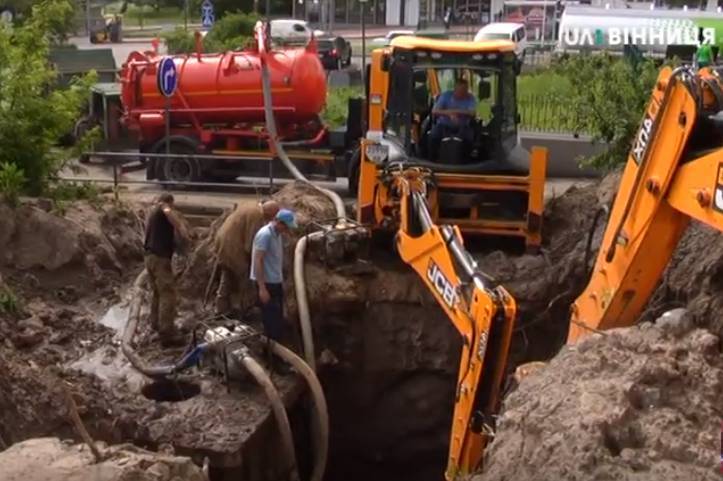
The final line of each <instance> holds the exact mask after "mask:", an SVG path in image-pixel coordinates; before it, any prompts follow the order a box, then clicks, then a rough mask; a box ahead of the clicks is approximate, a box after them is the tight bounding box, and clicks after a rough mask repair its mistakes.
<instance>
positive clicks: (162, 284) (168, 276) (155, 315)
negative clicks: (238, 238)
mask: <svg viewBox="0 0 723 481" xmlns="http://www.w3.org/2000/svg"><path fill="white" fill-rule="evenodd" d="M187 240H188V235H187V234H186V228H185V226H184V224H183V222H182V219H181V217H180V214H179V213H178V212H176V211H175V210H174V209H173V196H172V195H171V194H162V195H161V196H160V197H159V199H158V204H157V205H156V206H155V207H154V208H153V210H152V211H151V214H150V215H149V217H148V222H147V223H146V238H145V243H144V248H145V265H146V270H147V271H148V278H149V279H150V282H151V287H152V288H153V301H152V303H151V326H152V327H153V329H155V330H156V331H157V332H158V334H159V336H160V339H161V344H162V345H164V346H173V345H178V344H179V343H181V342H182V341H183V339H181V337H180V336H179V335H178V333H176V329H175V326H174V323H173V321H174V319H175V317H176V281H175V278H174V276H173V269H172V267H171V259H172V258H173V253H174V252H175V250H176V246H177V245H178V244H179V243H182V242H186V241H187Z"/></svg>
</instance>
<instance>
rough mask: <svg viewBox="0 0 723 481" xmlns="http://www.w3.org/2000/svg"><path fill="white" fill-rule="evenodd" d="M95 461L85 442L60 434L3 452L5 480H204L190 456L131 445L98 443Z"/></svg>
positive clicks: (15, 446) (33, 440)
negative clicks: (61, 437)
mask: <svg viewBox="0 0 723 481" xmlns="http://www.w3.org/2000/svg"><path fill="white" fill-rule="evenodd" d="M98 447H99V450H100V452H101V455H102V458H103V459H102V460H101V461H100V462H97V463H96V462H95V459H94V457H93V454H92V453H91V452H90V449H89V448H88V447H87V446H86V445H73V444H69V443H64V442H62V441H60V440H59V439H58V438H39V439H31V440H28V441H23V442H21V443H18V444H15V445H14V446H12V447H11V448H9V449H7V450H6V451H4V452H1V453H0V466H2V467H3V474H2V479H3V480H4V481H49V480H53V481H128V480H133V481H179V480H182V481H204V479H205V477H204V474H203V473H202V471H201V469H200V468H199V467H197V466H195V465H194V464H193V463H192V462H191V460H190V459H188V458H183V457H178V456H173V455H172V454H161V453H152V452H150V451H145V450H142V449H139V448H137V447H135V446H132V445H124V446H111V447H108V446H103V445H99V446H98Z"/></svg>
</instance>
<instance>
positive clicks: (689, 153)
mask: <svg viewBox="0 0 723 481" xmlns="http://www.w3.org/2000/svg"><path fill="white" fill-rule="evenodd" d="M722 109H723V81H722V80H721V74H720V72H717V71H715V70H711V69H702V70H701V71H700V72H697V73H696V72H693V71H692V70H690V69H689V68H685V67H681V68H678V69H676V70H671V69H670V68H667V67H666V68H664V69H663V70H662V71H661V73H660V75H659V77H658V80H657V83H656V85H655V87H654V90H653V93H652V98H651V99H650V102H649V104H648V106H647V109H646V111H645V115H644V118H643V122H642V124H641V126H640V130H639V131H638V135H637V137H636V138H635V140H634V144H633V147H632V150H631V151H630V155H629V157H628V160H627V164H626V166H625V170H624V172H623V176H622V179H621V181H620V187H619V190H618V193H617V196H616V198H615V201H614V204H613V206H612V209H611V210H610V218H609V221H608V225H607V228H606V231H605V233H604V236H603V240H602V244H601V247H600V251H599V253H598V256H597V259H596V262H595V266H594V268H593V271H592V277H591V279H590V282H589V284H588V286H587V288H586V289H585V291H584V292H583V293H582V294H581V295H580V296H579V297H578V298H577V300H576V301H575V303H574V304H573V306H572V308H571V324H570V333H569V337H568V342H575V341H577V340H578V339H580V338H582V337H584V336H585V335H587V334H589V333H590V332H594V331H598V330H605V329H611V328H615V327H623V326H630V325H632V324H634V323H635V321H636V320H637V318H638V316H639V315H640V313H641V311H642V310H643V308H644V307H645V304H646V303H647V302H648V299H649V298H650V296H651V294H652V293H653V290H654V289H655V287H656V285H657V283H658V281H659V279H660V276H661V275H662V273H663V270H664V269H665V267H666V266H667V264H668V260H669V259H670V257H671V256H672V254H673V251H674V249H675V247H676V246H677V244H678V241H679V240H680V238H681V236H682V235H683V233H684V232H685V229H686V227H687V226H688V224H689V221H690V219H691V218H692V219H696V220H698V221H700V222H704V223H706V224H708V225H710V226H712V227H714V228H716V229H719V230H723V112H722V111H721V110H722Z"/></svg>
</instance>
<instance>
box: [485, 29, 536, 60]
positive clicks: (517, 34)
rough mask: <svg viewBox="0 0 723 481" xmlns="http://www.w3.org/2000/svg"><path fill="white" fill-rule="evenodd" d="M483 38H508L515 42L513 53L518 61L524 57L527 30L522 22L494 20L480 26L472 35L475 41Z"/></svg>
mask: <svg viewBox="0 0 723 481" xmlns="http://www.w3.org/2000/svg"><path fill="white" fill-rule="evenodd" d="M485 40H510V41H512V42H514V43H515V54H517V58H518V59H520V61H523V60H524V58H525V50H526V49H527V31H526V30H525V24H524V23H512V22H496V23H490V24H487V25H485V26H484V27H482V28H480V29H479V31H478V32H477V35H475V36H474V41H475V42H482V41H485Z"/></svg>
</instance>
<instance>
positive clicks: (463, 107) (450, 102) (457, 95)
mask: <svg viewBox="0 0 723 481" xmlns="http://www.w3.org/2000/svg"><path fill="white" fill-rule="evenodd" d="M476 111H477V100H476V99H475V98H474V96H473V95H472V94H470V93H469V83H468V82H467V80H465V79H463V78H459V79H457V81H456V82H455V85H454V90H448V91H446V92H444V93H443V94H442V95H440V96H439V98H438V99H437V102H436V103H435V104H434V108H432V115H433V116H434V117H436V122H435V124H434V126H433V127H432V131H431V132H430V134H429V141H430V145H429V151H430V152H431V153H432V159H434V158H435V157H436V152H437V147H438V146H439V144H440V142H441V141H442V139H444V138H445V137H449V136H456V137H459V138H460V139H462V140H463V141H464V142H466V143H468V144H469V143H471V142H472V141H473V140H474V130H473V128H472V120H473V119H474V117H475V115H476Z"/></svg>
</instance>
